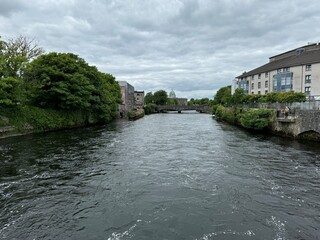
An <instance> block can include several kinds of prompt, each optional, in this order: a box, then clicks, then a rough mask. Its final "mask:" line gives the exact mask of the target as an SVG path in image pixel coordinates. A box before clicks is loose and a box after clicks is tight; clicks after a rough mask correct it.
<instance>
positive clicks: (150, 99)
mask: <svg viewBox="0 0 320 240" xmlns="http://www.w3.org/2000/svg"><path fill="white" fill-rule="evenodd" d="M144 103H145V104H149V103H153V94H152V92H148V93H147V94H146V96H145V97H144Z"/></svg>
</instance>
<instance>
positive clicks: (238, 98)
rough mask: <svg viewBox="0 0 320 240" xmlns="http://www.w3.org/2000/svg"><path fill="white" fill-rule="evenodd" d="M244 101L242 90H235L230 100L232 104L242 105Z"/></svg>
mask: <svg viewBox="0 0 320 240" xmlns="http://www.w3.org/2000/svg"><path fill="white" fill-rule="evenodd" d="M244 100H245V94H244V91H243V89H242V88H237V89H236V90H235V92H234V94H233V95H232V96H231V98H230V103H232V104H242V103H243V102H244Z"/></svg>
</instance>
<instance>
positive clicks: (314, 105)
mask: <svg viewBox="0 0 320 240" xmlns="http://www.w3.org/2000/svg"><path fill="white" fill-rule="evenodd" d="M286 106H288V107H289V108H290V109H291V110H292V111H293V110H298V109H301V110H320V101H306V102H294V103H254V104H243V105H242V107H244V108H271V109H284V108H285V107H286Z"/></svg>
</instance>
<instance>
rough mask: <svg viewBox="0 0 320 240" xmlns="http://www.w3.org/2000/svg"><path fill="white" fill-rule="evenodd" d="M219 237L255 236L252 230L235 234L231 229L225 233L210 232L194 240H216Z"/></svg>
mask: <svg viewBox="0 0 320 240" xmlns="http://www.w3.org/2000/svg"><path fill="white" fill-rule="evenodd" d="M219 235H234V236H250V237H252V236H255V235H256V234H255V233H254V232H253V231H252V230H248V231H246V232H237V231H234V230H231V229H228V230H225V231H218V232H212V233H207V234H204V235H203V236H202V237H201V238H196V239H195V240H211V239H217V238H216V237H217V236H219Z"/></svg>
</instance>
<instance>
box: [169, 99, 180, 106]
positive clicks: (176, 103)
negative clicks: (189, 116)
mask: <svg viewBox="0 0 320 240" xmlns="http://www.w3.org/2000/svg"><path fill="white" fill-rule="evenodd" d="M167 105H178V100H177V99H175V98H168V100H167Z"/></svg>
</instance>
